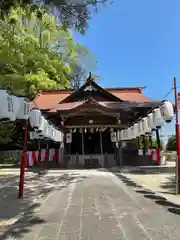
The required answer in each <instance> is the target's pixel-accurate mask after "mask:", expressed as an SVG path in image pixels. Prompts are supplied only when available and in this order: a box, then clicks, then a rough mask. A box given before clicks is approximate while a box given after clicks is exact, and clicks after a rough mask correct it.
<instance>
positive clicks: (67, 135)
mask: <svg viewBox="0 0 180 240" xmlns="http://www.w3.org/2000/svg"><path fill="white" fill-rule="evenodd" d="M71 142H72V133H67V134H66V143H71Z"/></svg>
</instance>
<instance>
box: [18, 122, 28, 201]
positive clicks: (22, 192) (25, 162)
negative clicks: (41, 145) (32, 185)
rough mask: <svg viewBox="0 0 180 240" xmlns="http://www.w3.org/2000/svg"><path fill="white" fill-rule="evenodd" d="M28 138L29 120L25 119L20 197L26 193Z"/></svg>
mask: <svg viewBox="0 0 180 240" xmlns="http://www.w3.org/2000/svg"><path fill="white" fill-rule="evenodd" d="M27 138H28V120H25V123H24V147H23V155H22V157H21V168H20V178H19V194H18V197H19V198H23V195H24V175H25V167H26V164H27Z"/></svg>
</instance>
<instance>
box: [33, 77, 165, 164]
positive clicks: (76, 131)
mask: <svg viewBox="0 0 180 240" xmlns="http://www.w3.org/2000/svg"><path fill="white" fill-rule="evenodd" d="M143 90H144V87H129V88H102V87H101V86H99V85H98V84H97V82H96V81H94V79H93V78H92V77H91V76H89V77H88V79H87V80H86V81H85V83H84V84H83V85H82V86H81V87H80V88H79V89H77V90H70V89H69V90H57V91H46V92H41V93H40V94H39V95H38V96H37V97H36V99H35V101H34V103H35V106H36V107H37V108H39V109H40V110H41V111H42V113H44V114H45V116H46V117H47V118H48V119H49V120H50V121H51V122H52V123H53V124H54V125H56V126H57V127H58V128H59V129H60V130H61V131H63V132H64V133H65V134H64V136H65V137H64V144H63V148H64V151H63V156H62V159H63V163H64V165H65V166H66V167H68V166H69V167H71V166H76V167H82V168H83V167H87V166H91V167H108V166H116V165H118V166H119V165H120V166H121V165H146V164H149V159H147V156H143V157H141V159H140V156H138V154H137V147H135V145H133V144H132V143H131V142H128V141H127V142H126V143H123V142H121V141H120V139H119V137H118V132H119V131H120V130H122V129H126V128H128V127H129V126H131V125H132V124H133V123H134V122H136V121H138V119H140V118H143V117H145V116H147V113H148V112H149V111H150V110H151V109H152V108H154V107H156V106H158V105H159V104H160V102H157V101H152V100H150V99H149V98H148V97H146V96H145V95H144V94H143Z"/></svg>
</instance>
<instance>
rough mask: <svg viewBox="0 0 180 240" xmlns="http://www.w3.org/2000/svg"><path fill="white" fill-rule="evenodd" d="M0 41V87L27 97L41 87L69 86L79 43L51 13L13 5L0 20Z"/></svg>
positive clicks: (44, 88)
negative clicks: (76, 42) (3, 18)
mask: <svg viewBox="0 0 180 240" xmlns="http://www.w3.org/2000/svg"><path fill="white" fill-rule="evenodd" d="M39 13H41V17H39V15H38V14H39ZM0 44H1V45H0V70H1V72H0V87H7V86H8V88H9V89H10V90H11V92H12V93H13V94H16V95H28V97H29V98H30V99H33V98H34V97H35V95H36V94H37V93H38V92H39V91H41V90H46V89H61V88H68V87H69V83H70V78H71V74H72V68H71V66H73V65H75V64H78V51H77V49H78V48H79V45H76V44H75V41H74V39H73V36H72V34H71V33H70V32H68V31H64V29H63V28H62V27H61V26H59V25H58V22H57V19H56V18H55V17H54V16H53V15H52V14H49V13H47V12H39V10H38V12H36V11H34V12H31V11H30V9H29V8H27V9H22V8H15V9H13V10H12V11H11V12H10V14H9V15H8V17H6V18H5V20H1V21H0Z"/></svg>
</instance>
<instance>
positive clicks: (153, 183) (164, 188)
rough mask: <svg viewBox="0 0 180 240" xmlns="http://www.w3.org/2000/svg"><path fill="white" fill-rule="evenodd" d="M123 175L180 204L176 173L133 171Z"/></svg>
mask: <svg viewBox="0 0 180 240" xmlns="http://www.w3.org/2000/svg"><path fill="white" fill-rule="evenodd" d="M121 174H122V176H124V177H127V178H129V179H131V180H132V181H134V182H136V183H137V184H140V185H141V186H143V187H144V188H146V189H149V190H151V191H154V192H156V193H158V194H159V195H160V196H162V197H165V198H166V199H167V200H169V201H171V202H173V203H175V204H180V195H179V194H178V195H176V184H175V181H176V179H175V173H148V172H147V173H146V172H144V173H140V172H138V171H137V172H136V171H133V172H127V173H121Z"/></svg>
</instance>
